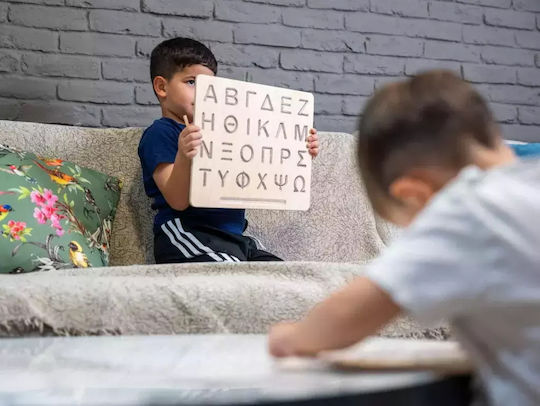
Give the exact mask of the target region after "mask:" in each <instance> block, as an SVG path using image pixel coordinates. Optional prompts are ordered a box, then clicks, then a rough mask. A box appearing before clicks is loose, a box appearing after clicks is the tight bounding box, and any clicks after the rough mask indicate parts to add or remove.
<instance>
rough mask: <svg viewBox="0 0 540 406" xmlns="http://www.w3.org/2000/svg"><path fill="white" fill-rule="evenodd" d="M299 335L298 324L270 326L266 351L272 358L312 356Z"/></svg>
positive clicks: (312, 352) (312, 353)
mask: <svg viewBox="0 0 540 406" xmlns="http://www.w3.org/2000/svg"><path fill="white" fill-rule="evenodd" d="M305 341H306V340H305V339H304V338H303V337H302V335H301V328H300V323H279V324H276V325H275V326H272V328H271V329H270V333H269V335H268V350H269V351H270V354H272V355H273V356H274V357H278V358H281V357H291V356H302V357H307V356H314V355H316V354H317V352H316V351H312V350H310V349H309V348H307V347H306V345H305Z"/></svg>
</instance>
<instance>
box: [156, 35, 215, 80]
mask: <svg viewBox="0 0 540 406" xmlns="http://www.w3.org/2000/svg"><path fill="white" fill-rule="evenodd" d="M191 65H204V66H206V67H207V68H208V69H210V70H211V71H212V72H214V74H217V61H216V58H215V56H214V54H213V53H212V51H210V49H208V48H207V47H206V46H205V45H203V44H201V43H200V42H199V41H195V40H194V39H191V38H180V37H179V38H171V39H168V40H166V41H163V42H162V43H160V44H159V45H158V46H156V47H155V48H154V49H153V51H152V55H151V56H150V78H151V80H152V82H153V81H154V78H155V77H156V76H163V77H164V78H165V79H167V80H169V79H170V78H172V77H173V75H174V74H175V73H176V72H178V71H179V70H182V69H184V68H185V67H187V66H191Z"/></svg>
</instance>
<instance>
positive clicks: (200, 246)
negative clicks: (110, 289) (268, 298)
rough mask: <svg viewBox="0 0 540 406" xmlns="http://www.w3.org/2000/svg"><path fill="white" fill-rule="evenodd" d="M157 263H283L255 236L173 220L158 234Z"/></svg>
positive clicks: (156, 238)
mask: <svg viewBox="0 0 540 406" xmlns="http://www.w3.org/2000/svg"><path fill="white" fill-rule="evenodd" d="M154 258H155V260H156V263H157V264H167V263H178V262H241V261H282V259H281V258H278V257H277V256H275V255H273V254H271V253H269V252H267V251H265V250H264V249H263V247H262V246H260V244H258V241H256V240H255V239H254V238H252V237H248V236H245V235H241V234H234V233H230V232H227V231H223V230H219V229H216V228H213V227H206V226H195V227H189V226H187V225H185V224H182V222H181V221H180V219H178V218H176V219H174V220H169V221H167V222H166V223H164V224H162V225H161V228H160V229H159V230H158V231H157V232H156V233H155V235H154Z"/></svg>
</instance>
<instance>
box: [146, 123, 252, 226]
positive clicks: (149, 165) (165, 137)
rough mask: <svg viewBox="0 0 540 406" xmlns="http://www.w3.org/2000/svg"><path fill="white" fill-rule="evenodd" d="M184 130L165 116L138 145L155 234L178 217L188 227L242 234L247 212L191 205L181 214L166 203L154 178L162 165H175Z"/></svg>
mask: <svg viewBox="0 0 540 406" xmlns="http://www.w3.org/2000/svg"><path fill="white" fill-rule="evenodd" d="M184 128H185V125H184V124H180V123H178V122H176V121H174V120H172V119H170V118H166V117H162V118H160V119H159V120H156V121H154V122H153V123H152V125H151V126H150V127H148V128H147V129H146V130H144V133H143V135H142V138H141V141H140V142H139V158H140V160H141V166H142V173H143V182H144V189H145V191H146V194H147V195H148V196H149V197H150V198H152V199H153V203H152V209H154V210H157V214H156V217H155V218H154V233H155V232H156V231H157V230H159V229H160V227H161V225H162V224H163V223H166V222H167V221H169V220H171V219H174V218H177V217H178V218H180V220H181V221H182V223H183V224H185V225H187V226H191V227H195V226H201V225H202V226H210V227H215V228H218V229H220V230H224V231H229V232H232V233H236V234H242V232H243V231H244V226H245V223H246V220H245V210H243V209H206V208H197V207H192V206H189V207H188V208H187V209H185V210H182V211H178V210H174V209H173V208H172V207H170V206H169V205H168V204H167V201H166V200H165V198H164V197H163V195H162V194H161V191H160V190H159V188H158V187H157V185H156V182H154V178H153V176H152V175H153V174H154V171H155V169H156V168H157V166H158V165H159V164H161V163H174V160H175V158H176V153H177V151H178V136H179V135H180V132H181V131H182V130H183V129H184Z"/></svg>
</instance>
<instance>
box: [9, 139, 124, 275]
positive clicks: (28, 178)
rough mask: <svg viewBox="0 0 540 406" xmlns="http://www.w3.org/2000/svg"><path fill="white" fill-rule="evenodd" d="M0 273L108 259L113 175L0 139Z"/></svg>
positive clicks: (116, 184) (102, 262)
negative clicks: (21, 147)
mask: <svg viewBox="0 0 540 406" xmlns="http://www.w3.org/2000/svg"><path fill="white" fill-rule="evenodd" d="M0 185H1V186H0V226H1V228H0V232H1V235H2V236H1V238H0V272H1V273H22V272H29V271H37V270H53V269H61V268H73V267H75V268H87V267H89V266H95V267H96V266H107V265H108V264H109V259H108V258H109V249H110V244H109V239H110V235H111V224H112V221H113V219H114V215H115V212H116V206H117V203H118V199H119V194H120V185H119V182H118V179H116V178H114V177H110V176H108V175H105V174H103V173H100V172H97V171H94V170H91V169H87V168H84V167H80V166H78V165H76V164H73V163H71V162H68V161H62V160H60V159H54V158H44V157H38V156H36V155H34V154H32V153H29V152H23V151H20V150H17V149H13V148H10V147H7V146H4V145H1V144H0Z"/></svg>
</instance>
